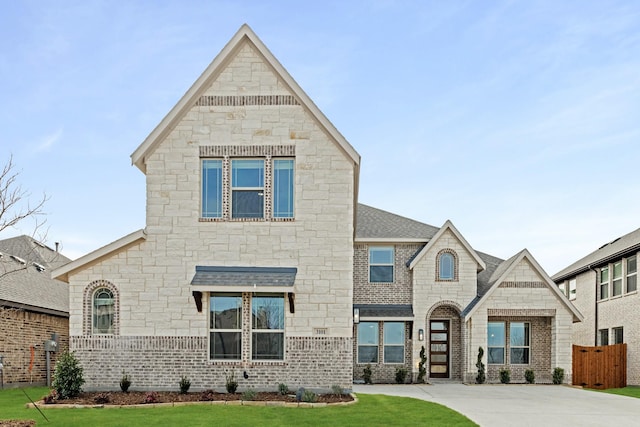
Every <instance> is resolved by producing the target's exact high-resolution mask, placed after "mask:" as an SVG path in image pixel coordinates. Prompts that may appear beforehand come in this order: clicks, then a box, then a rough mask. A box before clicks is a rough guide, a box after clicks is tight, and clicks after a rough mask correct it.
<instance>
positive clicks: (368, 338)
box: [358, 322, 378, 363]
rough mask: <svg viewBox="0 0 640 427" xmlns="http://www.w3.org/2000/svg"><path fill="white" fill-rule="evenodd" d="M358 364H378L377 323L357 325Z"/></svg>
mask: <svg viewBox="0 0 640 427" xmlns="http://www.w3.org/2000/svg"><path fill="white" fill-rule="evenodd" d="M358 363H378V323H377V322H360V323H358Z"/></svg>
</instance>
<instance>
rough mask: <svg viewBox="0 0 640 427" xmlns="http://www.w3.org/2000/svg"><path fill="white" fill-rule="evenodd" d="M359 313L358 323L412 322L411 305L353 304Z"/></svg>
mask: <svg viewBox="0 0 640 427" xmlns="http://www.w3.org/2000/svg"><path fill="white" fill-rule="evenodd" d="M353 308H354V309H356V308H357V309H358V310H359V313H360V321H361V322H362V321H413V320H414V315H413V306H412V305H411V304H353Z"/></svg>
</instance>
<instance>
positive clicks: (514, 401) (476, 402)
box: [353, 383, 640, 427]
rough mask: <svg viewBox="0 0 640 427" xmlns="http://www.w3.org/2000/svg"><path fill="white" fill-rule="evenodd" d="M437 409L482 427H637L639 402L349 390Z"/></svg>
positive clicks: (531, 392) (558, 389)
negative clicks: (413, 400) (418, 402)
mask: <svg viewBox="0 0 640 427" xmlns="http://www.w3.org/2000/svg"><path fill="white" fill-rule="evenodd" d="M353 391H354V392H355V393H358V394H386V395H392V396H403V397H413V398H416V399H422V400H427V401H429V402H436V403H440V404H441V405H444V406H447V407H449V408H451V409H453V410H455V411H457V412H460V413H461V414H464V415H465V416H467V417H468V418H469V419H471V420H473V421H474V422H476V423H477V424H479V425H481V426H486V427H501V426H505V427H513V426H536V427H539V426H542V427H554V426H558V427H566V426H616V427H622V426H640V399H636V398H632V397H625V396H616V395H612V394H608V393H599V392H595V391H590V390H582V389H579V388H574V387H569V386H554V385H516V384H510V385H502V384H500V385H497V384H496V385H464V384H454V383H440V384H434V385H426V384H422V385H377V384H374V385H358V384H354V385H353Z"/></svg>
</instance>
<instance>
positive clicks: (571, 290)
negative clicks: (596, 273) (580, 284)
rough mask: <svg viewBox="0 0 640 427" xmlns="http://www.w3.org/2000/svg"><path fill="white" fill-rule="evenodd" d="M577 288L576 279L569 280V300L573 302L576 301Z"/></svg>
mask: <svg viewBox="0 0 640 427" xmlns="http://www.w3.org/2000/svg"><path fill="white" fill-rule="evenodd" d="M577 289H578V288H577V286H576V279H571V280H569V299H570V300H572V301H573V300H574V299H576V293H577Z"/></svg>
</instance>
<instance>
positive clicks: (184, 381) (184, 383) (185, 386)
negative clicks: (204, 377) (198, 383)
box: [179, 375, 191, 394]
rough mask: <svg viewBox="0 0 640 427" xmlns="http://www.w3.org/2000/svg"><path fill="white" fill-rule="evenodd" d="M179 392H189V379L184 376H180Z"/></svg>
mask: <svg viewBox="0 0 640 427" xmlns="http://www.w3.org/2000/svg"><path fill="white" fill-rule="evenodd" d="M179 385H180V394H187V393H188V392H189V388H190V387H191V381H190V380H189V378H187V377H186V376H184V375H183V376H182V378H180V384H179Z"/></svg>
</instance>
